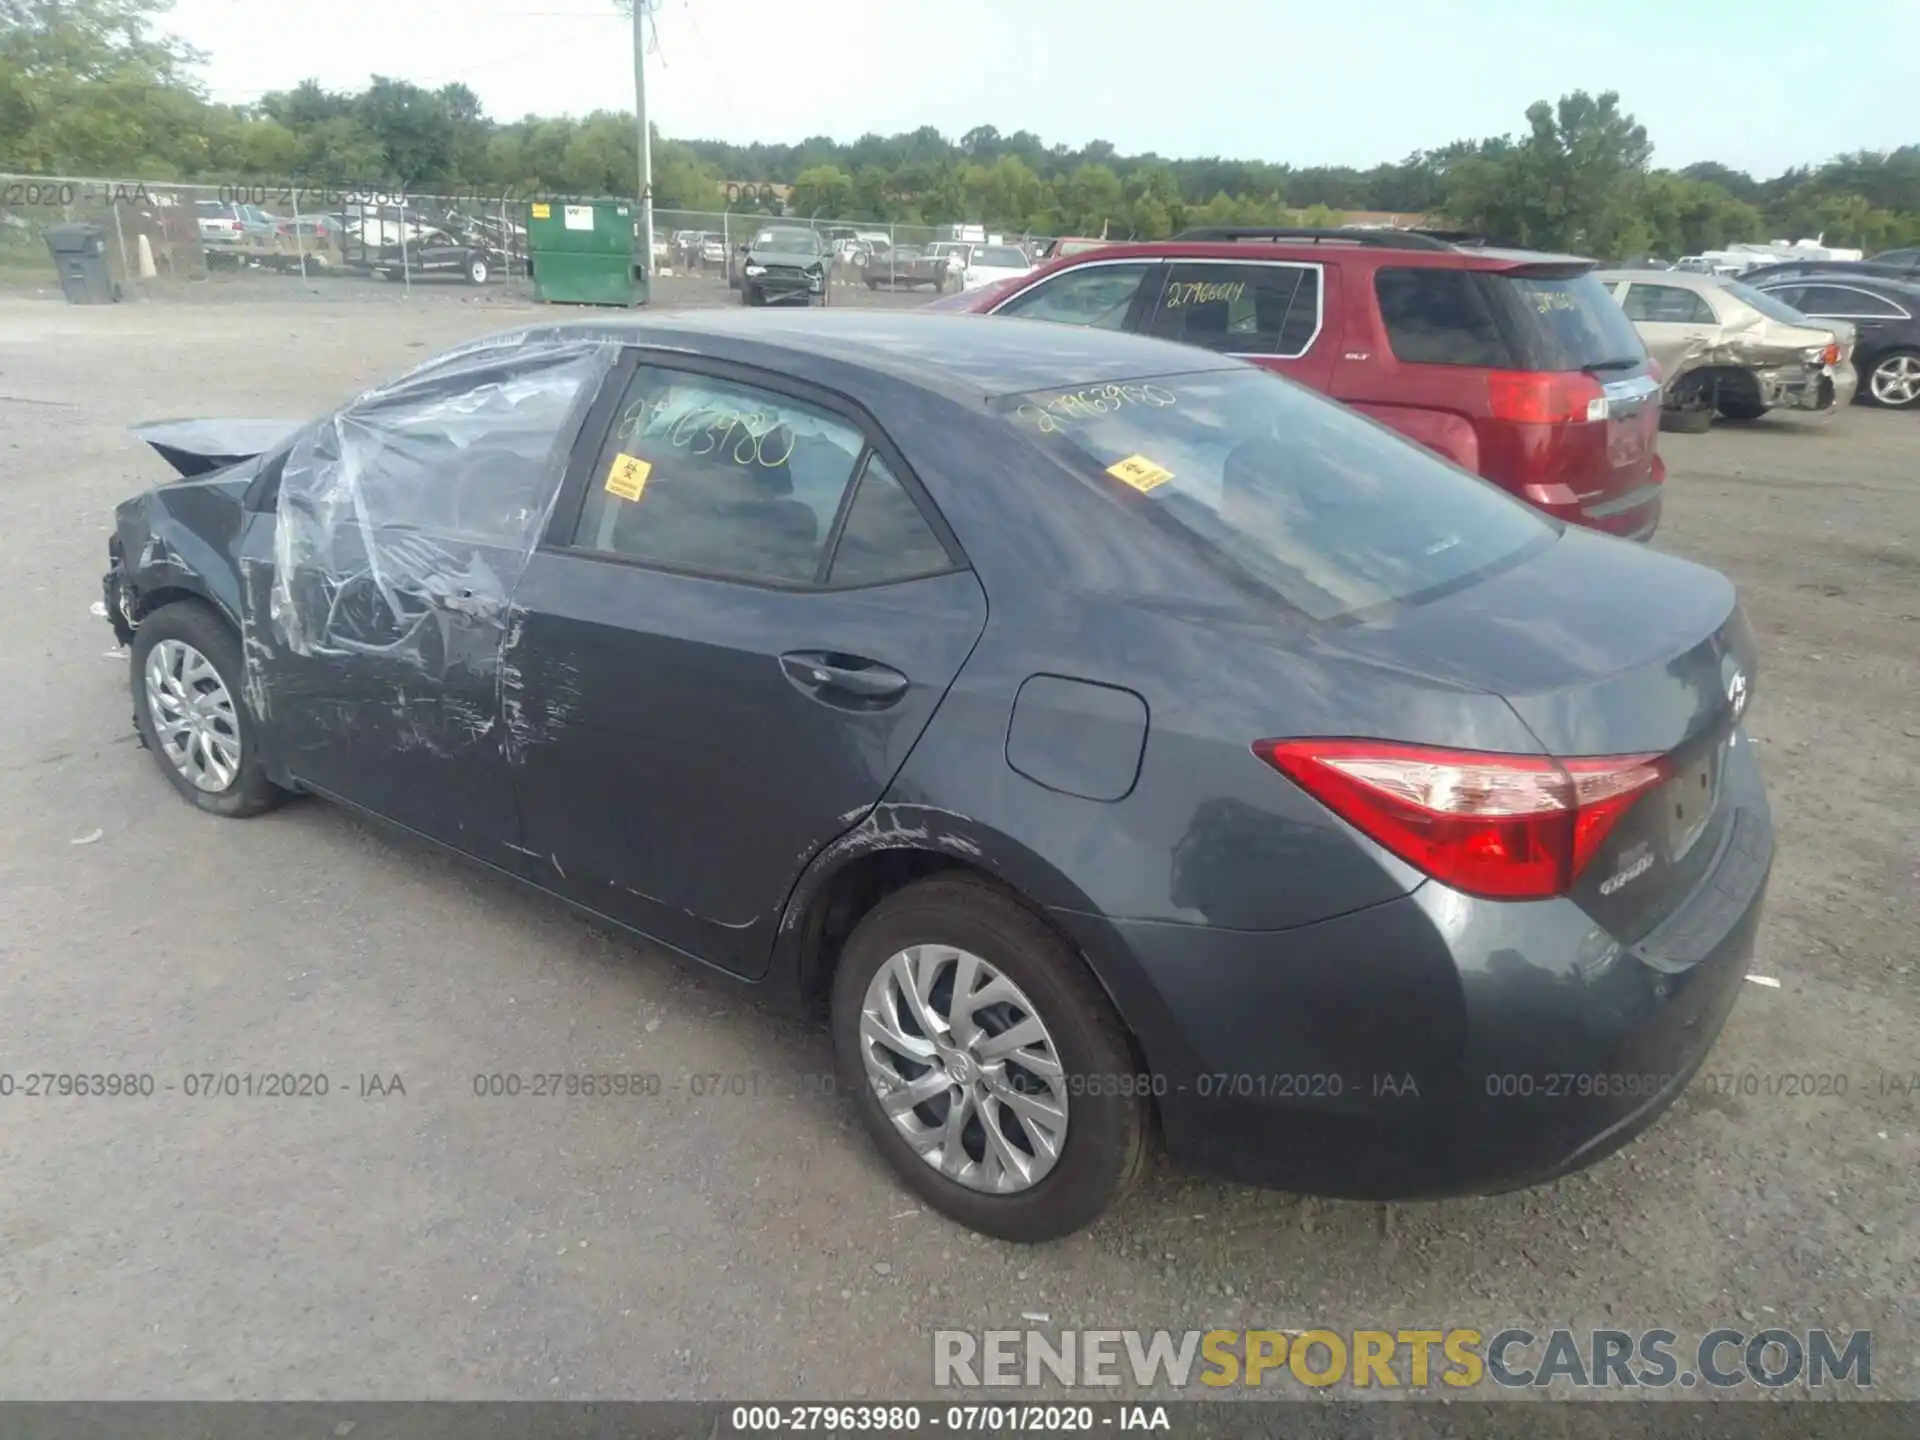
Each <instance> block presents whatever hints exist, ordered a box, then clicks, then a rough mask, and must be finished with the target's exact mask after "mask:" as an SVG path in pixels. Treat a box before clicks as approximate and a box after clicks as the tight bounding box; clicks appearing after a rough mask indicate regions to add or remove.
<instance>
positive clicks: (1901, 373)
mask: <svg viewBox="0 0 1920 1440" xmlns="http://www.w3.org/2000/svg"><path fill="white" fill-rule="evenodd" d="M1871 383H1872V385H1873V398H1874V399H1876V400H1878V401H1880V402H1882V403H1883V404H1887V405H1911V404H1913V402H1914V401H1916V400H1920V358H1916V357H1915V356H1912V355H1895V356H1894V357H1893V358H1892V359H1890V360H1883V361H1882V362H1881V363H1880V365H1879V366H1878V368H1876V369H1875V370H1874V372H1873V380H1872V382H1871Z"/></svg>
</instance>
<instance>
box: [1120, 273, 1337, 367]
mask: <svg viewBox="0 0 1920 1440" xmlns="http://www.w3.org/2000/svg"><path fill="white" fill-rule="evenodd" d="M1319 330H1320V272H1319V270H1317V269H1315V268H1314V267H1312V266H1309V265H1233V264H1197V263H1186V264H1176V265H1174V266H1173V267H1172V268H1171V269H1170V270H1169V272H1168V274H1167V288H1166V289H1165V290H1164V291H1163V292H1162V293H1161V296H1160V307H1159V309H1158V311H1157V312H1156V313H1155V315H1154V317H1153V325H1152V333H1153V334H1155V335H1158V336H1160V337H1161V338H1162V339H1164V340H1177V341H1180V342H1181V343H1183V344H1187V345H1198V346H1201V347H1202V348H1204V349H1207V350H1214V351H1218V352H1220V353H1222V354H1227V355H1275V356H1279V357H1281V358H1288V357H1293V356H1299V355H1304V354H1305V353H1306V351H1307V347H1308V346H1309V345H1311V344H1312V343H1313V337H1314V336H1315V335H1316V334H1318V333H1319Z"/></svg>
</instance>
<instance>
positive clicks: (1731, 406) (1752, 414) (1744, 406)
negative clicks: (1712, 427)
mask: <svg viewBox="0 0 1920 1440" xmlns="http://www.w3.org/2000/svg"><path fill="white" fill-rule="evenodd" d="M1766 413H1767V407H1766V406H1765V405H1762V404H1761V403H1760V402H1759V401H1757V400H1750V399H1740V398H1737V397H1734V396H1727V395H1723V396H1721V398H1720V418H1721V419H1722V420H1740V421H1747V420H1758V419H1759V418H1760V417H1761V416H1762V415H1764V414H1766Z"/></svg>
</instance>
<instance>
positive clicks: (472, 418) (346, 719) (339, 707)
mask: <svg viewBox="0 0 1920 1440" xmlns="http://www.w3.org/2000/svg"><path fill="white" fill-rule="evenodd" d="M617 355H618V350H617V348H616V347H612V346H606V345H585V344H577V343H576V344H574V345H571V346H540V345H531V344H529V345H522V346H517V347H512V348H508V349H501V350H493V351H487V352H484V353H481V354H477V355H471V356H467V357H464V358H462V359H459V360H456V361H453V362H451V363H449V364H447V365H444V366H439V367H436V368H435V369H433V370H431V371H429V372H427V373H425V374H421V375H417V376H414V377H412V378H409V379H408V380H405V381H402V382H401V383H399V384H397V385H395V386H391V387H388V388H386V389H384V390H380V391H375V392H373V393H372V394H370V395H368V396H366V397H363V398H362V399H361V400H359V401H356V402H355V403H354V404H352V405H349V406H348V407H346V408H345V409H344V410H342V411H340V412H338V413H337V414H336V415H334V416H333V417H331V418H330V419H329V420H327V421H324V422H322V423H321V424H319V425H318V426H315V427H313V429H312V430H311V431H309V432H308V433H307V434H305V435H303V436H302V437H301V438H300V439H299V440H297V441H296V442H295V443H294V445H293V447H292V449H291V450H290V451H289V452H288V454H287V456H286V458H285V462H284V465H283V466H282V468H281V469H280V472H279V477H278V492H277V495H276V497H275V500H274V504H273V512H274V524H273V526H272V532H271V545H270V554H267V553H262V554H254V555H250V556H249V557H248V558H247V562H246V564H245V569H246V582H247V604H246V609H247V615H246V627H245V629H246V635H245V640H246V650H247V661H248V688H249V692H250V693H249V698H250V699H251V700H252V702H253V705H254V709H255V711H256V713H258V714H260V715H261V716H262V717H263V719H264V720H265V727H264V728H265V731H266V734H267V737H268V740H269V746H270V749H271V752H272V757H273V758H274V759H276V760H277V761H278V762H279V763H280V764H281V765H282V766H283V767H284V768H285V770H286V771H287V773H288V774H290V775H291V776H292V777H293V778H294V779H296V780H299V781H301V782H303V783H305V784H307V785H309V786H311V787H313V788H315V789H318V790H321V791H323V792H326V793H328V794H332V795H335V796H338V797H340V798H341V799H344V800H348V801H351V802H353V803H355V804H358V805H361V806H364V807H365V808H367V809H369V810H372V811H375V812H376V813H378V814H381V815H383V816H385V817H387V818H388V819H391V820H394V821H397V822H398V823H400V824H402V825H405V826H407V827H408V828H410V829H413V830H415V831H418V832H419V833H421V834H423V835H426V836H428V837H430V838H432V839H435V840H439V841H442V842H444V843H447V844H450V845H454V846H456V847H458V848H460V849H462V850H465V851H467V852H469V853H471V854H474V855H476V856H478V857H479V858H481V859H483V860H487V861H489V862H491V863H495V864H499V865H502V866H503V867H505V868H509V869H519V868H521V867H520V866H519V864H518V860H519V856H518V852H517V850H516V849H515V848H514V847H515V842H516V841H517V839H518V817H517V815H516V813H515V808H514V797H513V785H512V781H511V779H510V777H509V776H508V774H507V770H506V765H505V760H504V755H503V751H502V734H501V730H500V723H499V722H500V653H501V648H502V646H503V644H504V642H505V639H506V636H507V633H508V626H509V610H508V607H509V605H510V603H511V601H512V597H513V590H514V587H515V586H516V585H517V584H518V583H519V580H520V576H521V572H522V571H523V570H524V569H525V567H526V562H527V557H528V555H529V554H530V553H531V552H532V549H533V546H534V544H535V543H536V542H537V540H538V538H539V534H540V530H541V527H542V525H543V524H544V523H545V521H546V517H547V515H548V513H549V511H550V510H551V508H552V504H553V499H554V496H555V494H556V493H557V491H558V489H559V486H560V481H561V478H562V475H563V474H564V471H565V464H566V456H567V454H568V451H569V447H570V444H571V441H572V439H573V436H574V434H575V433H576V432H577V431H578V429H579V426H580V424H581V421H582V419H583V417H584V414H585V411H586V409H587V408H588V406H589V405H590V404H591V402H592V398H593V395H594V393H595V392H596V391H597V389H598V386H599V383H600V382H601V381H602V380H603V379H604V378H605V376H606V374H607V373H608V371H609V370H610V369H611V367H612V364H613V362H614V359H615V358H616V357H617ZM267 548H268V547H265V546H262V547H260V549H262V550H266V549H267Z"/></svg>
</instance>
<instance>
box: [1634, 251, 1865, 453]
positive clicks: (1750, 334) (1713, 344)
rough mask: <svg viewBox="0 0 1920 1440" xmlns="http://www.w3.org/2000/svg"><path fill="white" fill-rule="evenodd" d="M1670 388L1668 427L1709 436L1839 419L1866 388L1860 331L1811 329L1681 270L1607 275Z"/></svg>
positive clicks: (1826, 326) (1795, 317)
mask: <svg viewBox="0 0 1920 1440" xmlns="http://www.w3.org/2000/svg"><path fill="white" fill-rule="evenodd" d="M1596 275H1597V278H1598V279H1599V280H1600V282H1601V284H1603V285H1605V286H1606V287H1607V288H1608V290H1610V291H1612V292H1613V297H1614V299H1615V300H1617V301H1618V302H1619V303H1620V306H1621V308H1622V309H1624V310H1625V311H1626V313H1627V318H1628V319H1629V320H1631V321H1633V324H1634V328H1635V329H1636V330H1638V331H1639V332H1640V338H1641V339H1642V340H1643V341H1644V342H1645V343H1646V347H1647V352H1648V353H1649V354H1650V355H1652V356H1653V358H1654V361H1655V363H1656V364H1658V365H1659V366H1660V371H1661V375H1662V377H1663V378H1664V381H1665V397H1664V403H1665V407H1666V413H1665V415H1664V416H1663V417H1662V421H1663V425H1664V428H1666V429H1669V430H1677V431H1680V432H1682V433H1692V434H1704V433H1705V432H1706V431H1707V430H1708V429H1709V428H1710V427H1711V426H1712V424H1713V421H1714V418H1715V417H1716V416H1718V417H1719V418H1721V419H1723V420H1758V419H1759V418H1760V417H1761V416H1762V415H1764V414H1766V413H1767V412H1768V411H1769V410H1793V411H1800V412H1802V413H1814V414H1832V413H1833V412H1834V411H1835V410H1836V409H1838V408H1840V407H1842V406H1845V405H1847V404H1849V403H1851V402H1852V400H1853V396H1854V392H1855V391H1856V390H1857V389H1858V388H1859V384H1860V381H1859V376H1858V375H1857V374H1856V373H1855V372H1854V368H1853V344H1854V339H1855V335H1854V330H1853V327H1852V326H1851V325H1848V324H1846V323H1845V322H1844V321H1832V320H1811V319H1809V318H1808V317H1807V316H1805V315H1802V314H1801V313H1800V312H1799V311H1797V310H1794V309H1792V308H1791V307H1789V306H1787V305H1785V304H1783V303H1781V302H1780V301H1779V300H1777V299H1775V298H1774V297H1772V296H1770V295H1765V294H1762V293H1761V292H1760V291H1758V290H1755V289H1754V288H1753V287H1751V286H1749V285H1743V284H1741V283H1740V282H1739V281H1738V280H1733V279H1729V278H1727V277H1724V276H1720V275H1695V274H1689V273H1686V272H1682V271H1677V270H1676V271H1660V272H1658V273H1656V274H1649V273H1648V272H1646V271H1644V270H1604V271H1598V272H1596Z"/></svg>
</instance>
